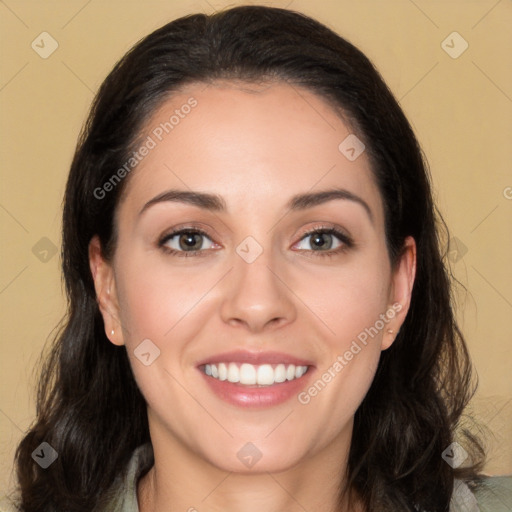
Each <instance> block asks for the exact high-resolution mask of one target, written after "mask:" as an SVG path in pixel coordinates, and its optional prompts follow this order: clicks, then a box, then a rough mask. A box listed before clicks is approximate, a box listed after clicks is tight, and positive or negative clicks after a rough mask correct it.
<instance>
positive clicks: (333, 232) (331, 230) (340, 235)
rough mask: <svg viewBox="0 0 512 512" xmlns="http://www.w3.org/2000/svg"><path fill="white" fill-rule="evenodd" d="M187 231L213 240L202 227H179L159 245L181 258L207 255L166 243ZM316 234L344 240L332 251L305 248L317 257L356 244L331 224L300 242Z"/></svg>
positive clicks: (165, 236) (342, 250)
mask: <svg viewBox="0 0 512 512" xmlns="http://www.w3.org/2000/svg"><path fill="white" fill-rule="evenodd" d="M185 233H189V234H190V233H191V234H194V235H202V236H205V237H206V238H209V239H210V240H211V238H210V236H209V235H208V233H206V232H205V231H203V230H202V229H199V228H184V229H179V230H177V231H173V232H171V233H169V234H166V235H164V236H163V237H162V238H161V239H160V240H159V241H158V247H159V248H161V249H162V250H163V251H164V252H165V253H167V254H170V255H172V256H178V257H179V258H188V257H190V256H199V257H202V256H207V252H208V251H207V250H204V249H201V250H195V251H177V250H176V249H171V248H170V247H167V246H166V245H165V244H166V243H167V242H168V241H169V240H171V239H172V238H174V237H175V236H177V235H182V234H185ZM314 234H323V235H335V236H336V237H337V238H338V239H339V240H340V242H342V244H343V245H341V246H340V247H338V248H337V249H334V250H330V251H313V250H311V249H303V251H304V250H305V251H307V252H310V253H313V254H314V256H315V257H316V256H320V257H322V258H326V257H327V258H332V257H334V256H336V255H338V254H341V253H344V252H346V251H347V250H349V249H351V248H352V247H353V246H354V242H353V240H352V239H351V238H350V237H349V236H348V235H346V234H345V233H343V232H341V231H339V230H337V229H336V228H333V227H329V226H318V227H316V228H314V229H312V230H310V231H308V232H306V233H304V234H303V235H302V237H301V238H300V240H299V242H301V241H302V240H304V238H307V237H308V236H311V235H314Z"/></svg>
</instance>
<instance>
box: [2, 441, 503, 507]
mask: <svg viewBox="0 0 512 512" xmlns="http://www.w3.org/2000/svg"><path fill="white" fill-rule="evenodd" d="M152 464H153V450H152V448H151V444H145V445H142V446H139V447H138V448H137V449H136V450H135V451H134V452H133V454H132V457H131V459H130V462H129V464H128V467H127V469H126V471H125V472H124V475H121V476H120V477H119V479H118V481H117V482H116V483H114V485H113V486H112V488H111V490H110V492H109V494H108V505H106V506H105V507H104V508H103V510H102V512H139V505H138V503H137V482H138V480H139V478H140V476H141V475H142V474H143V473H145V472H146V471H147V470H148V469H149V468H150V467H151V465H152ZM0 512H17V510H16V508H14V506H13V505H12V503H10V502H8V501H4V502H3V503H0ZM450 512H512V475H510V476H502V477H483V478H482V484H481V486H480V487H479V488H478V490H477V491H475V493H472V492H471V491H470V490H469V487H468V486H467V485H466V484H464V483H463V482H462V481H460V480H455V484H454V492H453V497H452V504H451V507H450Z"/></svg>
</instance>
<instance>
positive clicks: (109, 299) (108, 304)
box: [89, 235, 124, 345]
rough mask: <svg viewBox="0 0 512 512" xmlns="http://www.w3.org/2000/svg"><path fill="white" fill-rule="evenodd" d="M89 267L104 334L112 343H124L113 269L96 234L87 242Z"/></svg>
mask: <svg viewBox="0 0 512 512" xmlns="http://www.w3.org/2000/svg"><path fill="white" fill-rule="evenodd" d="M89 267H90V269H91V275H92V278H93V281H94V288H95V290H96V300H97V302H98V307H99V309H100V312H101V315H102V317H103V323H104V325H105V334H106V336H107V338H108V339H109V340H110V341H111V342H112V343H113V344H114V345H124V340H123V335H122V329H121V324H120V321H119V318H120V316H119V304H118V301H117V293H116V284H115V277H114V271H113V268H112V266H111V264H110V263H109V262H108V261H106V260H105V259H104V257H103V254H102V250H101V242H100V240H99V237H98V236H97V235H95V236H94V237H93V238H92V239H91V241H90V242H89Z"/></svg>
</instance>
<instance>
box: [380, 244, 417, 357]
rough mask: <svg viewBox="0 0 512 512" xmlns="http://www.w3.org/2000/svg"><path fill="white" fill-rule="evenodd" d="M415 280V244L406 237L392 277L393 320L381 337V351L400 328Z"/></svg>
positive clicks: (391, 302)
mask: <svg viewBox="0 0 512 512" xmlns="http://www.w3.org/2000/svg"><path fill="white" fill-rule="evenodd" d="M415 278H416V242H415V240H414V238H412V237H411V236H408V237H407V238H406V239H405V241H404V245H403V249H402V253H401V256H400V261H399V262H398V264H397V266H396V268H395V270H394V272H393V276H392V285H391V294H390V306H389V310H388V311H391V310H393V318H392V319H391V320H390V322H389V324H388V326H387V331H386V332H385V333H384V336H383V337H382V346H381V349H382V350H386V349H387V348H389V347H390V346H391V345H392V344H393V342H394V341H395V339H396V337H397V336H398V332H399V331H400V328H401V327H402V324H403V322H404V320H405V317H406V316H407V312H408V311H409V307H410V304H411V295H412V289H413V286H414V280H415Z"/></svg>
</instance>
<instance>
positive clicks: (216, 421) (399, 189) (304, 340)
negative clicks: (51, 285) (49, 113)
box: [17, 6, 483, 512]
mask: <svg viewBox="0 0 512 512" xmlns="http://www.w3.org/2000/svg"><path fill="white" fill-rule="evenodd" d="M63 220H64V224H63V253H62V254H63V271H64V276H65V280H66V287H67V294H68V299H69V313H68V316H67V319H66V323H65V325H64V327H63V329H62V330H61V332H60V334H59V336H58V338H57V340H56V344H55V348H54V350H53V353H52V355H51V357H50V359H49V360H48V362H47V365H46V367H45V369H44V372H43V375H42V378H41V381H40V382H41V384H40V391H39V401H38V412H37V419H36V422H35V423H34V425H33V427H32V428H31V429H30V431H29V432H28V434H27V435H26V437H25V438H24V439H23V441H22V442H21V444H20V445H19V448H18V451H17V464H18V477H19V484H20V500H19V508H20V510H22V511H24V512H31V511H42V510H44V511H50V510H51V511H91V510H96V511H103V510H109V511H110V510H120V511H125V512H126V511H136V510H140V511H141V512H149V511H161V510H189V511H194V510H198V511H199V512H201V511H203V510H223V511H231V510H243V511H245V512H248V511H253V510H265V511H269V512H274V511H282V510H287V511H295V510H309V511H313V510H315V511H316V510H329V511H338V510H343V511H351V512H352V511H402V510H404V511H405V510H421V511H447V510H448V509H449V507H450V503H451V504H452V509H455V508H454V507H457V506H458V505H457V503H458V504H459V505H460V504H461V503H466V504H467V503H473V501H472V500H475V499H476V498H475V495H474V494H473V492H472V491H471V490H470V487H475V482H476V481H477V478H476V476H477V472H478V470H479V469H480V468H481V465H482V456H483V452H482V448H481V446H480V444H479V443H478V441H477V440H476V438H475V437H474V436H472V435H471V433H469V432H467V431H465V430H462V429H460V431H457V437H456V431H455V429H456V427H458V426H459V423H460V419H461V415H462V412H463V410H464V407H465V406H466V404H467V403H468V400H469V399H470V397H471V395H472V392H473V387H472V385H471V382H472V381H471V365H470V361H469V356H468V352H467V348H466V345H465V343H464V340H463V338H462V335H461V333H460V331H459V329H458V327H457V325H456V323H455V320H454V313H453V311H452V309H451V304H450V286H449V285H450V282H449V276H448V274H447V271H446V269H445V267H444V265H443V262H442V254H441V250H440V244H439V241H438V237H439V234H438V231H437V223H436V215H435V208H434V205H433V203H432V197H431V191H430V184H429V178H428V173H427V170H426V167H425V164H424V162H423V159H422V155H421V151H420V148H419V146H418V143H417V141H416V139H415V136H414V134H413V132H412V130H411V128H410V125H409V123H408V122H407V120H406V118H405V117H404V114H403V113H402V111H401V109H400V108H399V106H398V104H397V102H396V100H395V99H394V98H393V96H392V94H391V93H390V92H389V90H388V89H387V87H386V85H385V84H384V83H383V81H382V79H381V78H380V76H379V74H378V73H377V71H376V70H375V69H374V67H373V66H372V64H371V63H370V62H369V61H368V59H367V58H366V57H365V56H364V55H363V54H362V53H361V52H360V51H359V50H357V49H356V48H355V47H354V46H352V45H351V44H350V43H348V42H347V41H345V40H343V39H342V38H341V37H339V36H337V35H336V34H334V33H333V32H332V31H330V30H329V29H327V28H326V27H324V26H323V25H321V24H319V23H318V22H316V21H314V20H312V19H310V18H307V17H305V16H303V15H301V14H298V13H295V12H292V11H287V10H282V9H275V8H267V7H254V6H253V7H238V8H234V9H230V10H226V11H224V12H220V13H217V14H215V15H212V16H206V15H202V14H201V15H194V16H187V17H184V18H181V19H179V20H176V21H174V22H172V23H169V24H168V25H166V26H164V27H162V28H161V29H159V30H157V31H155V32H154V33H152V34H150V35H149V36H147V37H146V38H145V39H143V40H142V41H141V42H140V43H138V44H137V45H136V46H135V47H134V48H133V49H132V50H131V51H130V52H128V54H127V55H126V56H125V57H124V58H123V59H122V60H121V61H120V62H119V63H118V64H117V65H116V66H115V68H114V70H113V71H112V72H111V73H110V74H109V76H108V77H107V79H106V80H105V82H104V83H103V84H102V86H101V88H100V90H99V92H98V95H97V97H96V99H95V101H94V104H93V107H92V110H91V113H90V116H89V119H88V121H87V123H86V125H85V128H84V130H83V133H82V135H81V137H80V141H79V143H78V147H77V150H76V154H75V157H74V160H73V163H72V166H71V171H70V175H69V179H68V184H67V188H66V195H65V206H64V215H63ZM456 439H457V440H458V443H457V444H455V440H456ZM43 443H46V444H43ZM468 455H469V457H468V458H466V456H468ZM37 459H39V461H38V460H37ZM464 460H465V462H464V464H463V465H461V464H462V462H463V461H464ZM43 461H44V463H43ZM43 466H46V467H43ZM482 485H483V484H481V486H482Z"/></svg>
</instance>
